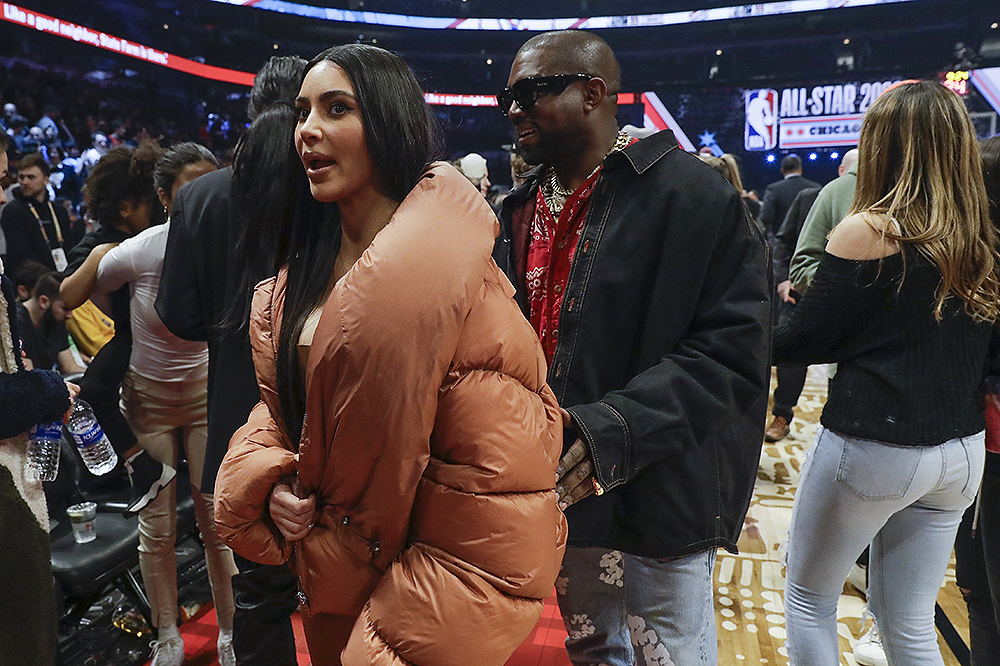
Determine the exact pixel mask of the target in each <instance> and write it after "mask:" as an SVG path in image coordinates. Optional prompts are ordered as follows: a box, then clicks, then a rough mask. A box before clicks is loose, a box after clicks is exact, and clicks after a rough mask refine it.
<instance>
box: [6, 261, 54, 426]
mask: <svg viewBox="0 0 1000 666" xmlns="http://www.w3.org/2000/svg"><path fill="white" fill-rule="evenodd" d="M2 289H3V295H4V305H5V307H6V308H7V316H8V318H9V321H10V329H11V336H12V338H13V339H12V340H10V341H7V342H8V343H10V344H13V347H14V349H15V350H16V349H18V344H17V340H18V329H17V314H16V311H15V309H14V289H13V287H12V286H11V283H10V281H9V280H8V279H7V278H6V277H3V278H2ZM16 353H17V352H15V354H16ZM18 367H19V370H18V371H17V372H14V373H11V374H6V373H0V439H6V438H8V437H14V436H15V435H20V434H21V433H22V432H26V431H28V430H30V429H31V427H32V426H34V425H37V424H39V423H51V422H53V421H58V420H61V419H62V415H63V414H65V413H66V410H67V409H69V390H68V389H67V388H66V383H65V382H64V381H63V380H62V377H60V376H59V373H57V372H52V371H50V370H32V371H30V372H28V371H26V370H24V369H23V368H22V367H21V363H20V359H18Z"/></svg>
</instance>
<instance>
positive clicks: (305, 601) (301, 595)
mask: <svg viewBox="0 0 1000 666" xmlns="http://www.w3.org/2000/svg"><path fill="white" fill-rule="evenodd" d="M295 596H296V597H297V598H298V600H299V605H300V606H302V608H304V609H305V611H306V614H307V615H308V616H309V617H312V613H311V612H310V611H309V597H307V596H306V593H305V592H304V591H303V590H299V591H298V592H296V593H295Z"/></svg>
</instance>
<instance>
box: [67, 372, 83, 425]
mask: <svg viewBox="0 0 1000 666" xmlns="http://www.w3.org/2000/svg"><path fill="white" fill-rule="evenodd" d="M63 381H66V380H63ZM66 390H67V391H69V409H67V410H66V413H65V414H63V423H69V417H70V416H72V415H73V405H74V404H75V403H76V396H78V395H80V387H79V386H77V385H76V384H74V383H73V382H66Z"/></svg>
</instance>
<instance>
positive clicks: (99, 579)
mask: <svg viewBox="0 0 1000 666" xmlns="http://www.w3.org/2000/svg"><path fill="white" fill-rule="evenodd" d="M87 477H91V478H92V475H91V474H90V473H89V472H88V471H86V468H85V467H84V465H83V461H82V460H81V459H80V456H79V454H78V453H77V451H76V450H75V447H74V445H73V444H71V443H70V442H69V441H68V438H67V437H65V436H64V438H63V442H62V451H61V455H60V462H59V474H58V476H57V477H56V480H55V481H53V482H50V483H46V484H45V486H46V488H45V491H46V499H47V501H48V504H49V521H50V523H51V528H50V531H49V538H50V547H51V551H52V571H53V574H54V575H55V579H56V582H57V593H59V594H60V595H61V597H62V599H61V601H62V602H63V603H62V607H64V608H65V607H67V606H69V608H68V615H69V616H70V617H71V618H73V619H74V620H76V621H77V622H78V621H79V619H80V618H81V617H83V615H84V613H86V612H87V609H88V608H90V607H91V605H93V604H94V602H95V601H97V600H98V599H99V598H101V597H102V596H103V595H104V594H106V593H107V590H108V587H109V586H113V587H114V588H116V589H118V590H119V591H120V592H121V593H122V594H123V595H124V596H125V597H126V598H127V599H128V600H129V601H130V602H131V603H132V604H133V605H134V606H135V608H136V609H137V610H138V611H139V612H140V613H142V615H143V616H144V617H145V618H146V621H147V622H149V623H150V626H152V621H151V617H150V609H149V600H148V599H147V598H146V594H145V592H144V591H143V588H142V586H141V585H140V584H139V581H138V580H137V578H136V575H135V571H134V570H135V569H136V568H137V567H138V564H139V550H138V549H139V519H138V518H137V517H135V516H133V517H132V518H125V517H124V516H122V514H121V510H122V508H123V507H124V506H126V505H127V498H128V494H127V493H128V489H127V488H126V489H124V491H123V492H122V491H119V492H118V494H117V495H116V494H115V493H114V492H107V489H106V488H105V489H104V492H102V493H95V492H89V491H88V489H87V483H86V482H87V481H89V479H88V478H87ZM175 482H176V483H178V484H179V485H178V486H177V505H178V508H177V534H178V538H179V537H180V536H181V535H184V534H187V533H188V532H190V531H192V530H193V529H194V528H195V525H196V523H195V517H194V501H193V500H192V498H191V483H190V476H189V474H188V471H187V466H186V465H182V466H180V469H178V471H177V477H176V479H175ZM81 501H93V502H95V503H96V504H97V505H98V506H97V516H96V517H95V519H94V528H95V530H96V532H97V535H98V536H97V538H96V539H95V540H93V541H91V542H89V543H83V544H81V543H76V540H75V539H74V538H73V533H72V527H71V525H70V521H69V517H68V516H67V514H66V508H67V507H68V506H70V505H72V504H75V503H77V502H81Z"/></svg>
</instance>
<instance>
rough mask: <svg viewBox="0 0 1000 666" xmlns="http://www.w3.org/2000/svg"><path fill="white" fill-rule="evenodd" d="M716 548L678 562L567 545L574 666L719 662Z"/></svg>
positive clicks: (566, 614)
mask: <svg viewBox="0 0 1000 666" xmlns="http://www.w3.org/2000/svg"><path fill="white" fill-rule="evenodd" d="M714 567H715V549H714V548H712V549H709V550H706V551H703V552H700V553H696V554H695V555H690V556H688V557H682V558H679V559H675V560H666V561H660V560H655V559H651V558H646V557H636V556H634V555H629V554H627V553H622V552H621V551H617V550H610V549H607V548H567V549H566V556H565V558H564V559H563V568H562V571H561V572H560V574H559V577H558V578H557V579H556V592H557V593H558V600H559V610H560V611H561V612H562V616H563V622H564V623H565V624H566V631H567V632H568V633H569V638H567V639H566V651H567V652H568V653H569V658H570V661H571V662H573V664H574V666H584V665H586V666H598V665H603V666H674V665H676V666H687V665H688V664H712V665H713V666H714V665H715V664H716V663H717V662H718V659H717V657H716V654H717V650H718V648H717V646H716V637H715V610H714V608H713V605H712V571H713V569H714Z"/></svg>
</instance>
